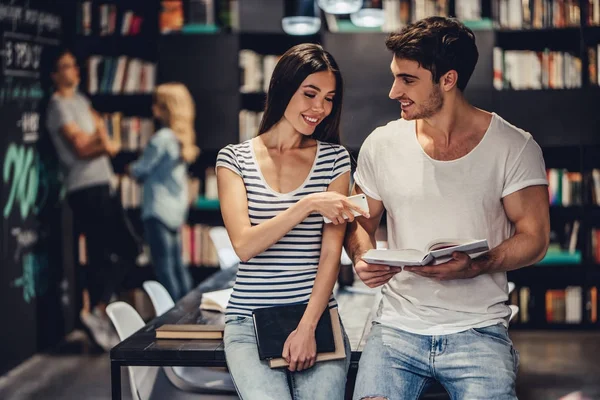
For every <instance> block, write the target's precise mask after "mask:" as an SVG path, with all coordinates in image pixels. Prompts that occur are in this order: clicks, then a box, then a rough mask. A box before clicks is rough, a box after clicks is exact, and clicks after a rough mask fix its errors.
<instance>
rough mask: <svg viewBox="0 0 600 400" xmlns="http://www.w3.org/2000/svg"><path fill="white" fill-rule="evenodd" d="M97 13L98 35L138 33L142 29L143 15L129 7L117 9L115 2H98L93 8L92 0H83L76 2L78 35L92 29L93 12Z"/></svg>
mask: <svg viewBox="0 0 600 400" xmlns="http://www.w3.org/2000/svg"><path fill="white" fill-rule="evenodd" d="M94 13H97V16H98V18H97V21H98V27H97V29H98V33H99V34H100V36H106V35H121V36H130V35H138V34H140V32H141V29H142V23H143V21H144V17H142V16H141V15H138V14H136V13H135V12H134V11H132V10H130V9H119V8H118V7H117V4H114V3H111V4H98V5H97V8H96V9H95V8H94V4H93V3H92V1H83V2H81V3H78V4H77V11H76V15H75V18H76V21H75V29H76V33H77V34H79V35H84V36H88V35H91V34H92V33H93V31H94V27H93V26H92V21H93V18H92V16H93V14H94Z"/></svg>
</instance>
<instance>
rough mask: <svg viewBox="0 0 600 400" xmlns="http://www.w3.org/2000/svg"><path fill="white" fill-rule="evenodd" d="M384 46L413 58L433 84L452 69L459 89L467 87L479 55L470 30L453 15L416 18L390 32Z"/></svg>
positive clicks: (400, 55) (462, 89) (402, 55)
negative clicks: (429, 76)
mask: <svg viewBox="0 0 600 400" xmlns="http://www.w3.org/2000/svg"><path fill="white" fill-rule="evenodd" d="M385 45H386V46H387V48H388V49H390V50H391V51H392V52H394V55H395V56H396V57H398V58H399V59H407V60H412V61H416V62H418V63H419V65H420V66H421V67H422V68H425V69H426V70H428V71H430V72H431V75H432V77H433V81H434V82H435V83H438V82H439V80H440V77H441V76H442V75H444V74H445V73H446V72H448V71H450V70H455V71H456V72H457V73H458V82H457V86H458V88H459V89H460V91H461V92H462V91H464V90H465V88H466V87H467V83H468V82H469V79H470V78H471V75H472V74H473V70H474V69H475V65H476V64H477V59H478V58H479V52H478V51H477V45H476V44H475V35H474V34H473V31H472V30H471V29H469V28H467V27H466V26H465V25H464V24H462V23H461V22H460V21H458V20H457V19H454V18H445V17H429V18H425V19H422V20H419V21H417V22H414V23H412V24H410V25H407V26H405V27H404V28H403V29H402V30H400V31H399V32H394V33H391V34H390V35H389V36H388V38H387V40H386V41H385Z"/></svg>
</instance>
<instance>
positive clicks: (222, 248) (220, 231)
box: [208, 226, 240, 269]
mask: <svg viewBox="0 0 600 400" xmlns="http://www.w3.org/2000/svg"><path fill="white" fill-rule="evenodd" d="M208 235H209V236H210V239H211V240H212V242H213V244H214V245H215V247H216V249H217V255H218V257H219V265H220V267H221V269H227V268H231V267H235V266H236V265H237V264H238V263H239V262H240V259H239V257H238V256H237V254H235V250H234V249H233V244H231V240H230V239H229V235H228V234H227V229H225V227H224V226H213V227H211V228H210V230H209V231H208Z"/></svg>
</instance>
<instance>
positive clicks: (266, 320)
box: [252, 304, 346, 368]
mask: <svg viewBox="0 0 600 400" xmlns="http://www.w3.org/2000/svg"><path fill="white" fill-rule="evenodd" d="M305 310H306V304H296V305H290V306H279V307H268V308H259V309H256V310H254V311H253V313H252V318H253V320H254V330H255V333H256V342H257V345H258V354H259V358H260V359H261V360H269V366H270V367H271V368H280V367H286V366H288V365H289V364H288V363H287V362H286V361H285V359H283V358H282V357H281V355H282V353H283V345H284V344H285V341H286V340H287V338H288V336H289V335H290V333H292V331H294V330H295V329H296V328H297V327H298V324H299V323H300V320H301V319H302V316H303V315H304V311H305ZM315 341H316V345H317V359H316V361H317V362H319V361H327V360H337V359H341V358H345V357H346V351H345V349H344V339H343V336H342V329H341V324H340V320H339V317H338V313H337V309H336V308H332V309H329V310H325V312H323V314H322V315H321V318H320V319H319V322H318V323H317V327H316V329H315Z"/></svg>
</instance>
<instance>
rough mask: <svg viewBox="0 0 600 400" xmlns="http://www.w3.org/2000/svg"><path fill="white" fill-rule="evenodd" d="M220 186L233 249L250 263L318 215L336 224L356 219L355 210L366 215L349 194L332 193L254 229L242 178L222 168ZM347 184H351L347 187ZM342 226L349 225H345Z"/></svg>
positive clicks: (311, 198) (317, 196) (310, 197)
mask: <svg viewBox="0 0 600 400" xmlns="http://www.w3.org/2000/svg"><path fill="white" fill-rule="evenodd" d="M338 180H339V179H338ZM336 182H337V180H336ZM217 184H218V188H219V202H220V203H221V214H222V215H223V222H224V223H225V228H227V233H228V234H229V238H230V239H231V243H232V244H233V248H234V250H235V252H236V254H237V256H238V257H239V258H240V260H242V261H248V260H249V259H251V258H253V257H255V256H256V255H258V254H260V253H262V252H263V251H265V250H266V249H268V248H269V247H271V246H272V245H274V244H275V243H277V241H279V239H281V238H282V237H284V236H285V235H286V234H287V233H288V232H289V231H291V230H292V229H293V228H294V227H295V226H296V225H298V224H299V223H300V222H302V221H303V220H304V219H305V218H306V217H308V216H309V215H310V214H312V213H314V212H318V213H319V214H321V215H324V216H326V217H327V218H329V219H331V220H332V221H333V222H334V224H336V225H337V224H338V218H340V217H341V218H343V215H347V216H348V218H350V219H351V220H353V219H354V218H353V216H352V210H357V211H359V212H363V211H362V210H360V209H359V208H358V207H356V206H355V205H354V204H352V203H351V202H350V201H348V200H347V197H346V195H345V194H340V193H338V192H335V191H328V192H324V193H314V194H310V195H308V196H306V197H303V198H302V199H300V200H299V201H298V202H296V203H295V204H294V205H292V206H291V207H290V208H288V209H287V210H285V211H283V212H281V213H280V214H278V215H277V216H276V217H274V218H271V219H269V220H267V221H265V222H263V223H261V224H259V225H255V226H252V225H251V223H250V217H249V216H248V200H247V198H246V187H245V185H244V181H243V180H242V178H241V177H240V176H239V175H237V174H236V173H235V172H233V171H231V170H229V169H228V168H225V167H218V168H217ZM347 185H348V182H346V187H347ZM344 193H346V192H344ZM340 226H345V223H343V224H341V225H340ZM342 229H343V228H342ZM340 250H341V249H340ZM338 261H339V255H338Z"/></svg>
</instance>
